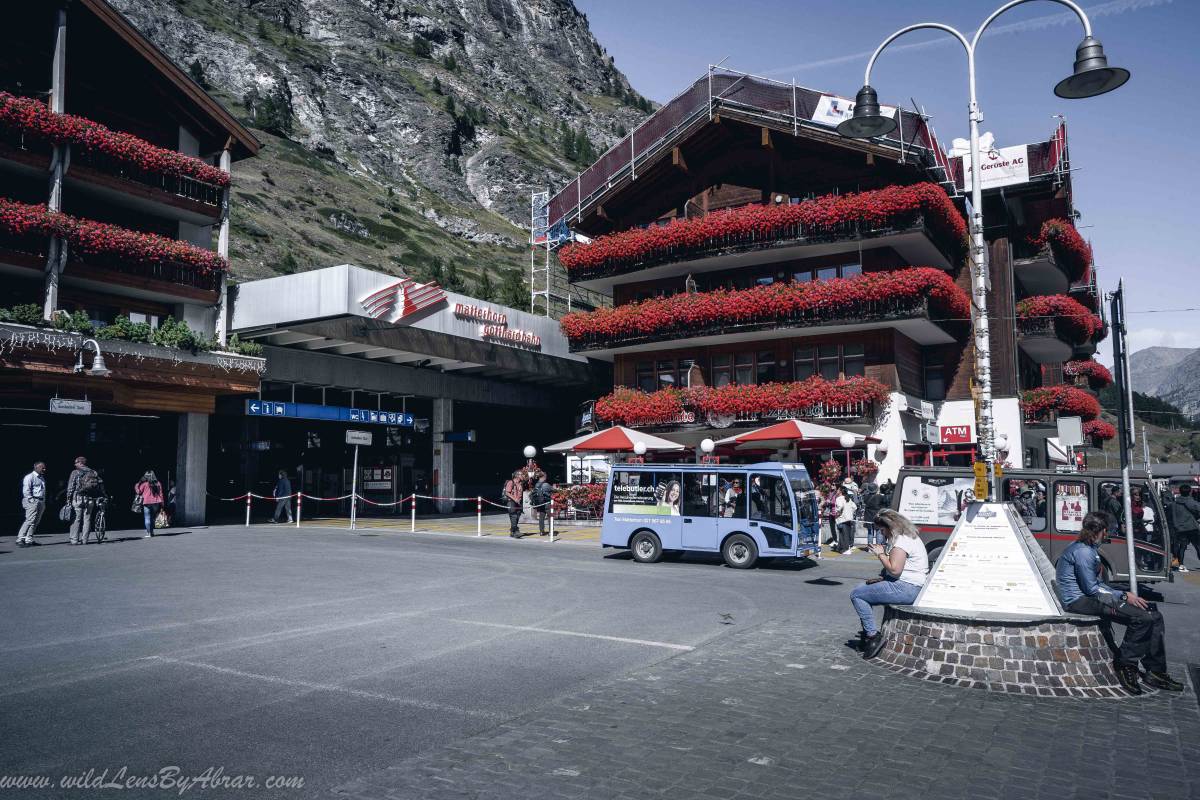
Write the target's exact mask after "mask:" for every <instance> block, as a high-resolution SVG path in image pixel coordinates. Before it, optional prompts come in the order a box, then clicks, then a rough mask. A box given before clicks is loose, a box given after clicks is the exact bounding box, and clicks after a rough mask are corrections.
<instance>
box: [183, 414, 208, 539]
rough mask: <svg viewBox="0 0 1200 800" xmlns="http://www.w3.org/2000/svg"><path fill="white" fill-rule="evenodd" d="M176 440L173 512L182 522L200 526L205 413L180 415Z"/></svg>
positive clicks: (204, 490)
mask: <svg viewBox="0 0 1200 800" xmlns="http://www.w3.org/2000/svg"><path fill="white" fill-rule="evenodd" d="M176 442H177V443H176V451H175V452H176V455H175V475H176V477H175V486H176V488H177V494H178V497H177V500H176V504H177V505H176V509H175V515H176V518H177V519H178V520H179V524H181V525H203V524H204V521H205V497H206V496H207V493H208V415H207V414H180V415H179V435H178V437H177V440H176Z"/></svg>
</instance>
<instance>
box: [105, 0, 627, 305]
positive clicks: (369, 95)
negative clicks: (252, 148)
mask: <svg viewBox="0 0 1200 800" xmlns="http://www.w3.org/2000/svg"><path fill="white" fill-rule="evenodd" d="M110 2H112V4H113V5H114V6H115V7H117V8H118V9H119V10H120V11H122V12H123V13H124V14H126V15H127V16H128V17H129V18H130V20H131V21H132V22H133V23H134V24H135V25H137V27H138V28H139V29H140V30H142V31H143V32H144V33H145V34H146V35H147V36H148V37H149V38H150V39H151V40H152V41H154V42H155V43H156V44H157V45H158V46H159V47H161V48H162V49H163V50H164V51H165V52H166V53H167V54H168V55H170V56H171V57H172V58H173V59H175V61H176V62H177V63H179V64H180V65H182V66H184V67H185V68H188V69H189V70H190V71H191V73H192V75H193V77H195V78H196V79H197V80H198V81H199V82H200V83H201V84H202V85H204V86H205V87H206V88H207V89H208V90H209V91H210V92H212V93H213V94H214V95H215V96H216V97H218V99H220V100H221V101H222V102H224V103H225V104H226V105H227V106H228V107H229V108H230V109H231V110H232V111H233V112H234V113H236V114H238V115H239V116H241V117H242V118H243V119H244V120H246V121H247V123H248V124H250V125H251V126H252V127H254V128H255V132H256V133H257V134H259V136H260V138H261V139H262V140H263V141H264V143H265V147H264V148H263V150H262V152H261V154H260V156H259V158H257V159H248V160H246V161H243V162H240V163H238V164H236V165H235V167H234V207H233V226H234V228H233V234H234V235H233V243H232V249H231V256H232V262H233V263H232V267H233V273H234V275H235V277H237V278H239V279H247V278H253V277H262V276H266V275H271V274H276V273H279V272H291V271H295V270H298V269H308V268H313V267H320V266H327V265H330V264H337V263H345V262H353V263H357V264H361V265H363V266H367V267H372V268H375V269H382V270H385V271H390V272H397V273H399V272H407V273H412V274H416V275H418V276H423V277H430V276H438V277H443V278H445V277H446V276H445V270H446V268H448V267H449V266H450V265H453V266H454V269H455V271H456V272H459V273H460V274H461V273H463V272H465V273H470V274H480V273H483V272H487V273H488V274H489V278H491V281H490V282H492V283H493V285H495V284H497V283H498V281H497V280H496V279H497V278H498V277H500V275H501V274H502V273H503V272H504V271H505V270H508V269H509V268H517V267H519V268H523V269H528V255H527V251H526V242H527V240H528V232H527V231H528V225H529V195H530V192H531V191H536V190H542V189H551V190H553V189H554V188H556V187H558V186H561V185H563V184H564V183H565V182H566V181H567V180H568V176H570V175H573V174H574V173H575V172H576V171H578V170H579V169H580V168H581V165H582V164H584V163H587V162H590V160H592V159H593V158H594V157H595V155H596V154H598V153H599V152H602V151H603V150H604V149H606V148H607V147H608V146H610V145H611V144H612V143H614V142H615V141H617V140H618V138H619V137H620V136H622V135H624V132H625V131H626V130H627V129H630V128H633V127H634V126H636V124H637V122H638V121H639V120H640V119H641V118H642V117H643V116H644V115H645V113H646V112H647V111H648V110H649V108H650V106H649V103H648V102H647V101H645V100H644V99H643V98H641V97H640V96H638V95H637V94H636V93H635V92H633V90H632V89H631V87H630V86H629V82H628V81H627V80H626V79H625V77H624V76H623V75H622V74H621V73H620V72H619V71H617V70H616V68H615V67H614V66H613V64H612V60H611V59H610V58H608V57H607V56H606V55H605V53H604V51H603V49H602V48H601V47H600V46H599V45H598V44H597V43H596V40H595V39H594V38H593V36H592V34H591V32H590V30H589V29H588V25H587V19H586V17H584V16H583V15H582V14H581V13H580V12H579V11H578V10H577V9H576V8H575V7H574V5H573V4H572V3H571V2H570V0H404V2H401V1H400V0H224V1H223V2H222V1H221V0H110ZM522 228H524V230H522ZM522 274H523V273H522ZM455 277H456V276H454V275H450V276H449V282H450V283H453V282H454V281H455ZM507 277H509V278H510V279H512V278H513V277H514V276H513V275H512V274H509V275H508V276H507ZM455 288H459V287H455ZM465 288H466V289H468V290H471V289H472V288H473V287H472V285H471V283H470V282H468V283H467V285H466V286H465ZM508 288H509V289H512V286H511V280H510V286H509V287H508ZM510 293H511V292H510Z"/></svg>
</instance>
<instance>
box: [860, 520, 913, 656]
mask: <svg viewBox="0 0 1200 800" xmlns="http://www.w3.org/2000/svg"><path fill="white" fill-rule="evenodd" d="M875 533H876V536H881V537H883V541H884V544H871V545H868V546H867V552H869V553H870V554H871V555H873V556H875V557H876V558H878V559H879V563H880V564H881V565H882V566H883V569H881V570H880V572H879V576H878V577H876V578H871V579H869V580H868V581H867V582H866V583H864V584H862V585H861V586H859V587H857V588H856V589H854V591H852V592H850V603H851V605H853V606H854V610H855V612H857V614H858V618H859V620H860V621H861V622H862V632H863V636H864V639H863V658H874V657H875V656H877V655H879V651H880V650H882V649H883V644H884V639H883V632H882V631H880V630H879V626H878V625H877V624H876V623H875V608H874V607H875V606H889V605H909V604H911V603H913V602H915V601H916V599H917V595H918V594H920V593H921V587H922V586H924V585H925V573H926V572H928V571H929V554H928V553H926V552H925V543H924V542H922V541H921V537H920V535H918V533H917V529H916V527H915V526H914V525H913V524H912V523H911V522H909V520H908V519H907V518H906V517H905V516H903V515H902V514H899V513H897V512H895V511H892V510H891V509H890V508H885V509H883V510H882V511H880V512H879V513H878V514H876V515H875Z"/></svg>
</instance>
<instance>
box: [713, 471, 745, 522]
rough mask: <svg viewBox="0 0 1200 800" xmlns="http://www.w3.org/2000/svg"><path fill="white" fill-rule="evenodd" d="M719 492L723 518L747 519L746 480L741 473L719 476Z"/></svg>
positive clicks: (728, 473) (725, 473)
mask: <svg viewBox="0 0 1200 800" xmlns="http://www.w3.org/2000/svg"><path fill="white" fill-rule="evenodd" d="M717 490H718V491H719V492H720V505H719V506H718V507H719V509H720V512H721V516H722V517H736V518H738V519H745V518H746V496H747V495H746V486H745V478H744V477H743V475H742V473H740V472H722V473H720V474H718V476H717Z"/></svg>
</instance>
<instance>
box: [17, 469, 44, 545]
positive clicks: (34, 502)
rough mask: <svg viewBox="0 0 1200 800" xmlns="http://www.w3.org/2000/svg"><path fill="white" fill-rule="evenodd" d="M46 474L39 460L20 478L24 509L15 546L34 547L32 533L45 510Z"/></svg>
mask: <svg viewBox="0 0 1200 800" xmlns="http://www.w3.org/2000/svg"><path fill="white" fill-rule="evenodd" d="M45 474H46V464H45V462H42V461H39V462H37V463H36V464H34V465H33V469H32V470H30V471H29V474H28V475H26V476H25V477H24V478H22V479H21V508H23V509H24V510H25V522H23V523H22V524H21V528H20V530H18V531H17V547H34V546H36V545H37V542H35V541H34V540H33V534H34V533H36V532H37V526H38V523H39V522H41V521H42V512H43V511H45V510H46V481H45V478H44V477H43V476H44V475H45Z"/></svg>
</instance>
